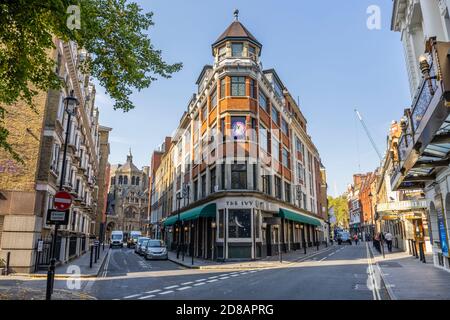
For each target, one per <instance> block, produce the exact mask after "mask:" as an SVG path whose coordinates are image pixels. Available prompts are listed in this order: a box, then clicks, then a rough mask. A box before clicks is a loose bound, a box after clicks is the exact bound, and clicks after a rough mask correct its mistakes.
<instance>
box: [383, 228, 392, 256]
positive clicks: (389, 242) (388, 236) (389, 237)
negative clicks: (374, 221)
mask: <svg viewBox="0 0 450 320" xmlns="http://www.w3.org/2000/svg"><path fill="white" fill-rule="evenodd" d="M392 238H393V236H392V234H391V233H390V232H389V231H388V232H387V233H386V234H385V235H384V239H385V240H386V244H387V247H388V251H389V252H392Z"/></svg>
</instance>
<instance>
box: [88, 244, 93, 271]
mask: <svg viewBox="0 0 450 320" xmlns="http://www.w3.org/2000/svg"><path fill="white" fill-rule="evenodd" d="M90 249H91V256H90V260H89V268H92V259H93V258H94V248H93V246H92V245H90Z"/></svg>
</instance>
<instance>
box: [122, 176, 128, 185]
mask: <svg viewBox="0 0 450 320" xmlns="http://www.w3.org/2000/svg"><path fill="white" fill-rule="evenodd" d="M123 184H128V176H125V177H123Z"/></svg>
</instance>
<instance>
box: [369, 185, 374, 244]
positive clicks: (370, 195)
mask: <svg viewBox="0 0 450 320" xmlns="http://www.w3.org/2000/svg"><path fill="white" fill-rule="evenodd" d="M369 199H370V217H371V218H372V230H371V233H373V232H374V229H375V220H374V219H373V202H372V199H373V194H372V192H370V193H369ZM371 237H373V234H371Z"/></svg>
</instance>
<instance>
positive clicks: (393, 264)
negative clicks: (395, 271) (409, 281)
mask: <svg viewBox="0 0 450 320" xmlns="http://www.w3.org/2000/svg"><path fill="white" fill-rule="evenodd" d="M380 267H387V268H401V267H402V265H401V264H400V263H398V262H393V261H384V262H381V263H380Z"/></svg>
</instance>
